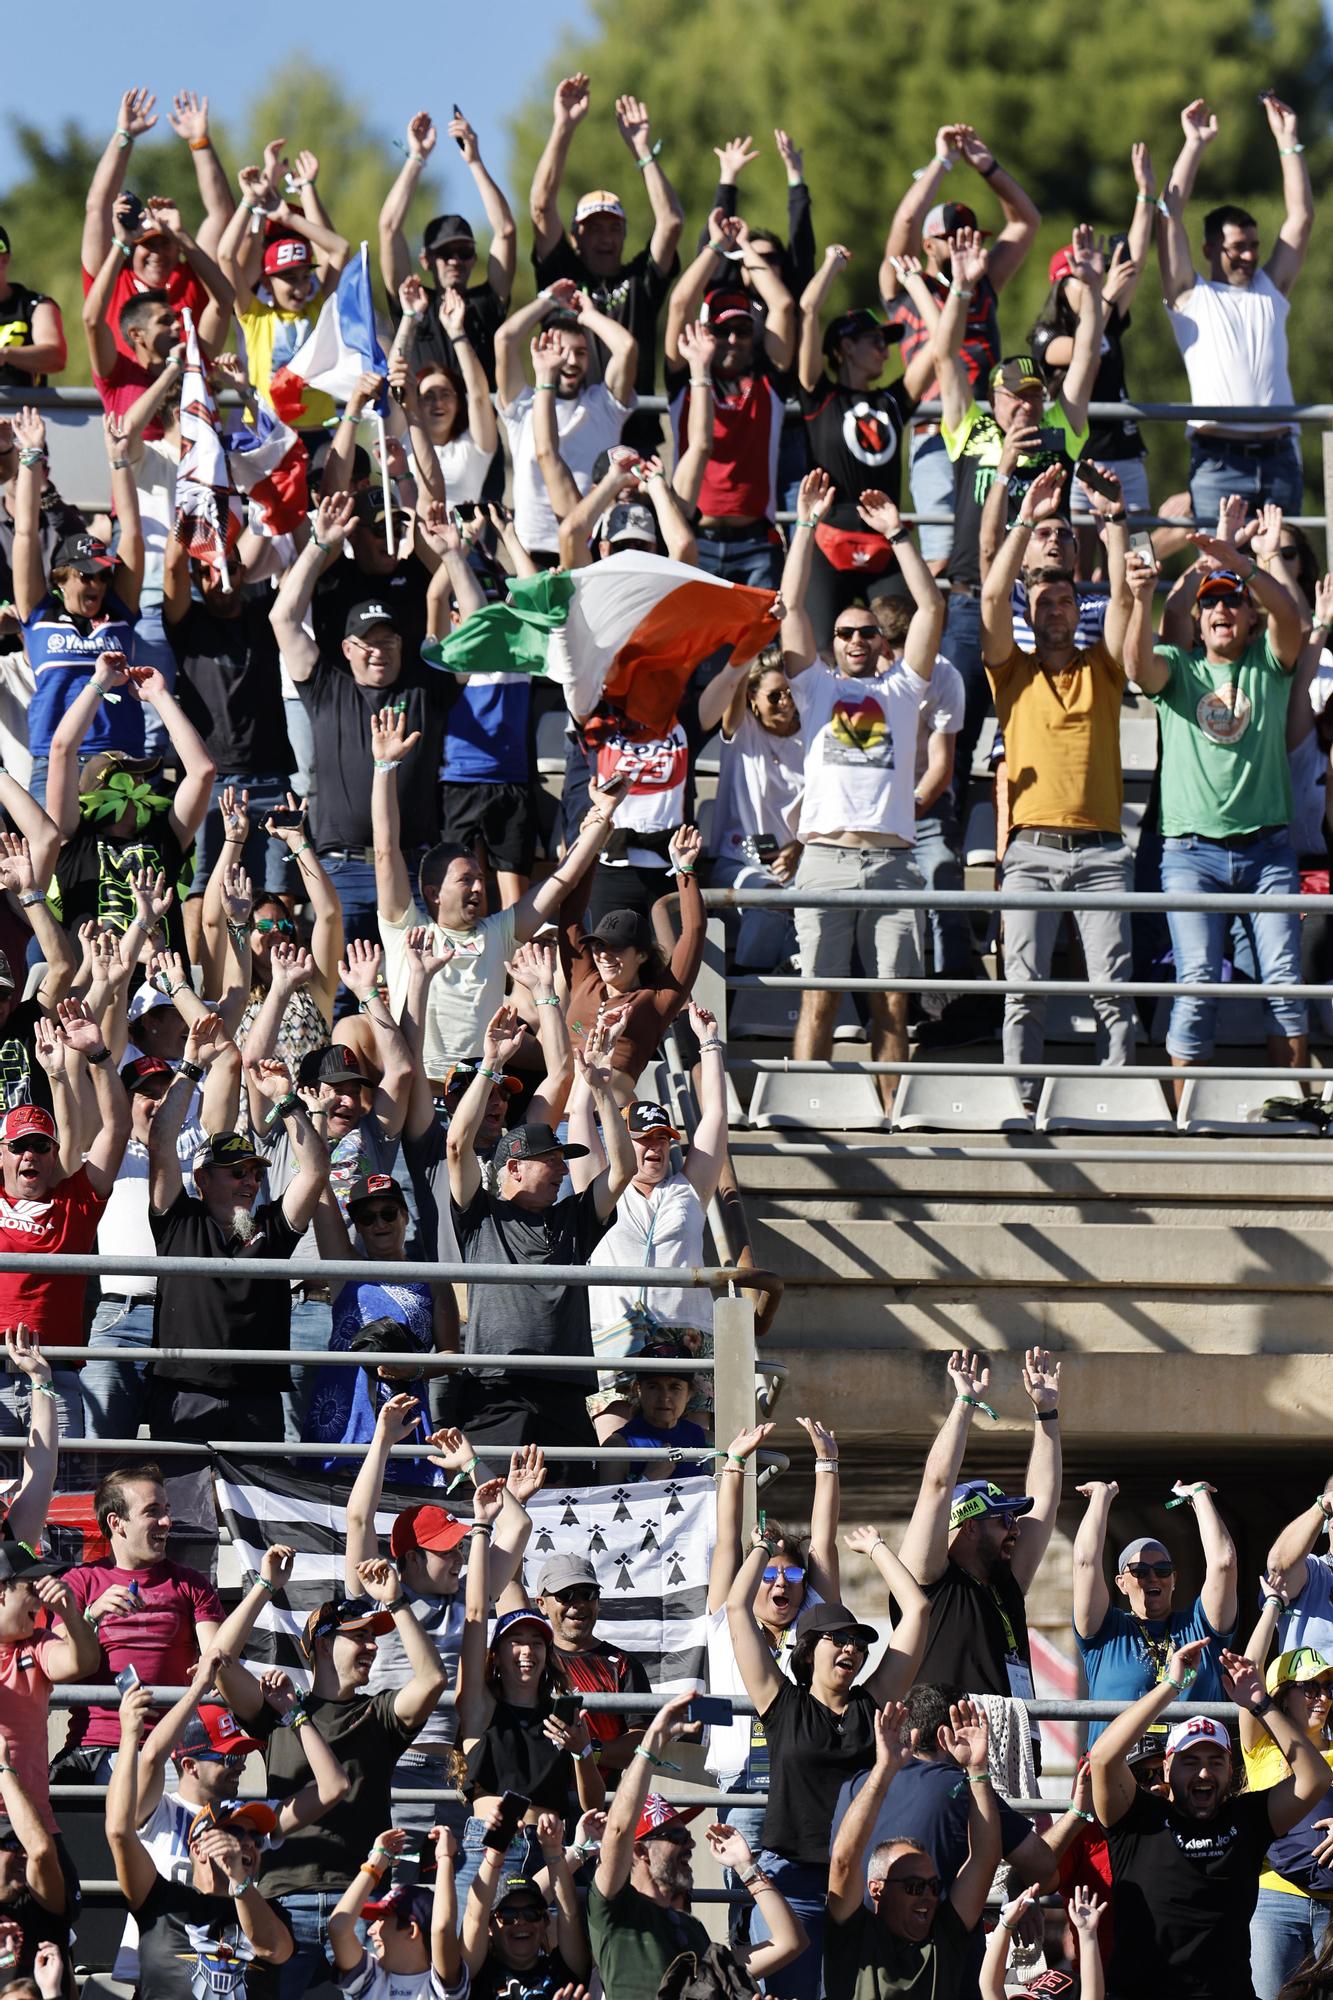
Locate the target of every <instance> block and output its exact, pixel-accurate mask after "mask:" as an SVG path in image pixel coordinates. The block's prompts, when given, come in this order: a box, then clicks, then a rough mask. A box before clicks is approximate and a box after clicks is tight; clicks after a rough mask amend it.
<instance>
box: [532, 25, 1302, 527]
mask: <svg viewBox="0 0 1333 2000" xmlns="http://www.w3.org/2000/svg"><path fill="white" fill-rule="evenodd" d="M596 20H597V26H596V28H595V30H594V32H593V33H592V34H591V35H589V36H587V37H585V38H582V39H571V40H569V41H567V42H566V44H565V46H564V47H563V48H562V50H561V52H560V55H559V58H558V60H557V61H556V62H555V63H553V64H552V68H551V74H550V78H549V85H550V87H553V86H554V83H555V81H556V79H557V77H558V76H560V75H562V74H568V73H569V72H570V71H572V70H575V69H584V70H587V71H588V73H589V75H590V76H591V78H592V83H593V108H592V111H591V113H590V114H589V116H588V118H587V119H586V120H585V121H584V123H583V124H582V125H581V126H580V128H579V130H578V133H577V134H576V136H575V140H574V145H573V148H572V151H571V154H570V161H569V172H568V176H567V182H566V188H565V200H564V205H563V206H564V213H565V216H566V219H568V215H569V211H570V207H571V206H572V202H573V199H574V197H575V196H576V195H577V193H578V192H579V190H580V189H582V188H588V187H611V188H615V189H617V190H618V191H619V192H620V194H621V197H622V199H623V200H624V202H625V206H626V209H627V211H628V214H629V217H630V239H629V240H630V243H631V245H632V246H634V245H637V244H639V243H641V242H643V241H646V239H647V235H648V231H649V227H650V222H649V213H648V204H647V201H646V200H645V198H644V195H643V193H642V190H641V188H639V187H638V186H637V185H636V182H637V181H638V175H637V174H635V172H634V171H633V168H632V167H631V166H630V163H629V160H628V158H627V156H626V153H625V149H624V147H623V146H622V144H621V142H620V139H619V137H618V135H617V132H616V128H615V120H614V115H613V104H614V100H615V97H616V95H617V94H618V93H619V92H621V91H634V92H637V93H638V94H639V95H640V96H642V97H643V98H644V99H645V100H646V102H647V104H648V106H649V109H650V111H651V113H652V118H653V129H654V133H655V135H656V136H657V137H659V138H660V139H661V140H662V161H663V164H664V166H666V168H667V170H668V172H669V173H670V175H671V177H672V180H673V181H674V183H675V185H676V187H677V189H678V190H679V192H680V195H681V198H682V200H683V201H684V204H685V210H686V216H687V224H686V245H687V246H688V245H690V244H692V243H693V241H694V233H695V231H696V230H697V229H698V228H699V227H700V226H701V225H702V223H703V221H704V219H705V217H706V216H707V213H708V209H709V206H710V203H711V198H712V191H713V187H714V185H715V180H716V171H715V170H716V161H715V160H714V157H713V148H714V146H716V145H718V144H719V143H720V142H721V141H722V140H724V139H727V138H730V137H731V135H732V134H733V133H737V132H750V133H753V135H754V137H755V141H756V143H757V145H758V146H759V147H760V149H761V153H762V157H761V158H760V159H759V160H757V161H756V162H755V163H754V164H753V165H752V166H751V167H748V168H747V169H746V170H745V173H744V175H743V176H742V179H741V187H740V206H741V212H742V213H743V214H744V215H745V216H746V217H747V219H748V220H751V221H762V222H763V223H764V224H765V225H766V226H769V227H777V228H779V229H780V230H781V229H782V227H783V224H784V222H785V210H786V196H785V180H784V177H783V173H782V168H781V163H780V162H779V160H778V157H777V154H776V151H775V150H774V148H773V145H772V138H771V133H772V128H773V126H775V125H782V126H785V127H786V128H787V130H789V131H790V132H791V133H792V135H793V137H794V138H795V139H796V141H797V142H798V144H800V145H801V146H803V147H804V150H805V176H806V180H807V182H808V184H809V187H810V189H811V193H812V196H813V200H814V214H815V228H816V232H817V235H818V239H819V242H820V244H821V245H823V244H826V243H829V242H843V243H846V244H847V245H848V246H849V248H850V249H851V251H852V253H853V255H852V263H851V266H850V268H849V270H848V272H847V273H846V274H845V276H844V277H843V279H842V280H841V284H840V287H839V289H838V290H837V292H836V293H835V296H834V301H833V303H834V305H835V306H839V307H840V306H843V305H851V304H856V303H873V302H874V300H875V296H876V284H875V278H876V272H877V269H878V264H879V257H880V252H881V250H882V247H883V242H884V235H885V231H886V230H887V227H888V224H889V220H890V218H891V216H892V214H893V210H894V208H895V207H896V205H897V203H898V201H899V199H900V198H901V196H902V194H903V192H904V190H905V189H906V187H907V186H908V185H909V181H910V176H911V172H912V169H913V168H914V167H919V166H922V165H924V164H925V162H926V161H927V160H928V159H929V158H930V157H931V153H932V151H933V142H934V135H935V131H936V129H937V127H938V126H940V125H941V124H945V123H947V122H950V121H953V120H957V119H966V120H967V122H968V123H970V124H973V125H975V126H976V127H977V129H978V130H979V131H980V132H982V133H983V134H984V136H985V137H986V139H987V141H988V142H989V143H990V144H991V145H992V146H993V147H994V148H995V150H996V151H997V153H998V154H999V155H1000V156H1001V157H1002V158H1003V160H1004V163H1005V165H1006V167H1008V168H1009V170H1010V171H1011V172H1012V173H1014V174H1015V175H1016V176H1017V177H1018V178H1019V180H1020V181H1021V182H1022V183H1023V184H1024V185H1025V186H1026V187H1027V188H1028V190H1029V192H1030V193H1031V194H1032V196H1033V198H1034V199H1035V201H1036V203H1037V205H1038V207H1039V208H1040V209H1041V211H1042V216H1043V224H1042V229H1041V233H1040V236H1039V238H1038V241H1037V244H1036V247H1035V248H1034V250H1033V252H1032V255H1031V256H1030V257H1029V259H1028V261H1027V263H1026V265H1025V266H1024V268H1023V270H1022V271H1021V272H1020V274H1019V275H1018V277H1017V278H1016V279H1015V280H1014V281H1013V283H1012V284H1011V285H1010V286H1009V288H1008V290H1007V291H1006V293H1005V294H1004V298H1003V302H1002V320H1003V327H1004V339H1005V345H1006V347H1007V348H1009V349H1010V350H1013V349H1016V348H1018V347H1020V346H1022V345H1023V344H1024V343H1025V342H1026V338H1027V333H1028V329H1029V328H1030V326H1031V324H1032V321H1033V319H1034V318H1035V316H1036V313H1037V311H1038V309H1039V308H1040V306H1041V303H1042V300H1043V299H1044V297H1045V295H1046V291H1047V276H1046V273H1047V264H1048V261H1049V258H1050V256H1051V253H1052V252H1053V251H1054V250H1056V249H1058V248H1059V247H1060V245H1061V244H1063V243H1067V242H1068V241H1069V236H1070V231H1071V229H1072V227H1073V225H1074V223H1075V222H1080V221H1089V222H1092V223H1094V224H1095V225H1097V226H1098V227H1099V228H1102V229H1106V230H1113V229H1124V228H1126V227H1127V226H1128V222H1129V217H1130V213H1131V210H1132V207H1133V201H1134V182H1133V177H1132V175H1131V172H1130V163H1129V154H1130V147H1131V145H1132V144H1133V142H1134V141H1135V140H1140V139H1141V140H1146V141H1147V142H1148V143H1149V145H1150V146H1151V147H1152V151H1153V159H1154V163H1155V165H1156V167H1157V172H1158V179H1159V182H1160V183H1162V184H1164V183H1165V181H1166V177H1167V174H1168V173H1169V171H1170V167H1171V162H1172V161H1173V159H1174V158H1175V155H1176V152H1177V149H1178V147H1179V145H1180V138H1181V133H1180V124H1179V113H1180V109H1181V107H1182V106H1183V105H1184V104H1186V103H1188V102H1189V101H1190V100H1191V99H1192V98H1194V97H1196V96H1198V95H1200V93H1201V92H1202V93H1204V94H1206V95H1207V98H1208V101H1209V103H1210V105H1212V107H1213V108H1214V109H1215V110H1216V111H1217V112H1218V115H1219V117H1220V120H1221V127H1222V129H1221V133H1220V136H1219V138H1218V139H1217V141H1216V143H1215V144H1214V145H1213V146H1212V147H1211V148H1210V149H1209V153H1208V156H1207V159H1206V161H1205V163H1204V169H1203V171H1202V173H1201V175H1200V181H1199V187H1198V190H1197V196H1198V198H1197V200H1196V201H1195V203H1194V204H1193V206H1192V208H1191V211H1190V214H1189V216H1188V217H1187V221H1188V225H1189V229H1190V236H1191V240H1192V241H1193V242H1194V243H1195V244H1196V246H1197V245H1198V243H1199V240H1200V237H1201V234H1202V229H1201V218H1202V216H1203V213H1204V211H1205V210H1206V209H1208V208H1210V207H1212V206H1214V205H1215V204H1216V203H1217V202H1219V201H1224V200H1234V201H1239V202H1242V203H1244V204H1245V205H1246V206H1248V207H1250V208H1251V209H1252V210H1253V211H1254V213H1255V215H1256V216H1257V217H1258V220H1259V223H1260V226H1261V228H1262V230H1263V231H1264V235H1265V238H1266V239H1267V240H1269V241H1271V239H1272V235H1273V232H1274V231H1275V230H1276V228H1277V226H1278V224H1279V222H1280V220H1281V199H1280V187H1281V183H1280V176H1279V171H1278V160H1277V157H1276V154H1275V150H1274V147H1273V143H1272V138H1271V135H1270V133H1269V131H1268V126H1267V121H1266V119H1265V117H1264V114H1263V111H1262V109H1261V107H1260V106H1259V104H1258V102H1257V101H1256V100H1257V94H1258V92H1259V91H1260V90H1261V89H1265V88H1271V89H1274V90H1276V91H1277V92H1278V93H1279V95H1280V96H1282V97H1284V98H1286V100H1287V101H1288V102H1289V103H1291V104H1292V105H1294V106H1295V107H1296V109H1297V110H1298V111H1299V112H1300V114H1301V131H1302V137H1303V139H1304V142H1305V144H1306V147H1307V156H1308V160H1309V165H1310V171H1311V175H1312V178H1313V181H1314V186H1315V193H1316V197H1317V198H1318V197H1319V196H1320V195H1321V194H1322V195H1324V196H1327V194H1328V190H1329V183H1330V177H1331V170H1333V143H1331V142H1330V136H1329V108H1330V103H1331V102H1333V98H1331V95H1330V87H1331V84H1333V47H1331V46H1330V40H1329V33H1328V28H1327V24H1326V22H1325V18H1324V14H1323V11H1322V8H1321V6H1320V4H1319V0H1260V4H1257V5H1256V4H1253V3H1252V0H1163V4H1162V5H1160V6H1158V7H1155V8H1153V9H1151V10H1149V9H1147V8H1141V7H1140V8H1132V9H1128V10H1126V9H1123V8H1097V7H1090V6H1088V5H1087V4H1086V0H1029V4H1028V5H1027V6H1025V7H1023V8H1021V9H1015V8H1013V7H1012V6H1010V5H1007V4H1006V0H943V4H939V5H936V6H934V7H930V8H921V7H919V6H916V5H912V4H909V0H880V4H878V5H875V6H873V7H871V6H869V5H867V4H866V0H824V4H822V5H821V6H819V7H814V8H812V7H809V6H807V5H803V4H797V0H766V4H763V5H756V4H755V0H674V4H672V5H671V6H670V7H669V8H666V7H664V6H663V5H662V0H598V5H597V7H596ZM549 121H550V88H547V89H545V90H543V91H542V92H541V93H540V94H535V95H534V98H533V101H532V102H531V103H530V104H529V105H527V106H526V107H525V108H524V109H523V110H522V111H521V112H520V113H519V114H518V116H517V117H516V119H515V121H514V125H513V134H514V160H515V166H514V176H513V178H514V192H515V197H516V207H517V205H518V202H519V201H521V200H522V198H523V196H522V191H523V190H524V189H526V187H527V186H528V184H529V182H530V179H531V174H532V169H533V166H534V165H535V163H536V160H537V157H538V154H539V153H540V151H541V147H542V145H543V143H544V140H545V137H546V133H547V130H548V129H549ZM948 193H949V196H950V197H951V198H953V199H957V200H962V201H967V202H970V203H972V204H973V205H974V206H975V207H976V209H977V213H978V217H979V219H980V221H981V223H982V226H983V227H993V226H994V225H995V220H996V206H995V203H994V201H993V199H992V198H991V196H990V194H989V191H988V190H987V189H986V188H985V187H984V186H983V185H982V184H981V183H980V182H979V181H978V180H976V178H975V177H974V176H973V175H972V174H971V173H970V172H969V171H968V170H967V169H966V168H960V169H958V170H956V171H955V173H954V175H953V177H952V179H951V180H950V182H949V185H948ZM1196 254H1197V255H1198V256H1199V258H1200V259H1201V252H1196ZM1153 264H1154V266H1155V259H1154V260H1153ZM1330 280H1333V232H1330V230H1329V229H1328V227H1327V226H1325V227H1324V228H1323V229H1321V228H1320V226H1319V225H1318V224H1316V229H1315V237H1314V244H1313V247H1312V250H1311V254H1310V259H1309V262H1308V265H1307V267H1306V270H1305V273H1304V275H1303V277H1302V279H1301V282H1300V284H1299V285H1298V286H1297V288H1296V290H1295V293H1294V295H1293V304H1292V313H1291V320H1290V325H1289V334H1290V343H1291V356H1292V381H1293V386H1294V388H1295V391H1296V395H1297V397H1298V398H1302V399H1306V400H1310V401H1314V400H1322V399H1323V397H1324V395H1325V393H1326V384H1327V382H1328V379H1329V376H1330V373H1331V372H1333V320H1330V316H1329V315H1328V313H1327V312H1326V310H1325V307H1324V299H1325V297H1326V296H1327V293H1328V288H1329V283H1330ZM1160 297H1161V290H1160V285H1159V282H1158V275H1157V271H1156V269H1155V268H1151V269H1149V270H1148V271H1146V272H1145V273H1144V275H1143V280H1142V284H1141V287H1140V290H1139V294H1138V298H1137V301H1136V307H1135V312H1134V324H1133V330H1132V332H1131V334H1130V336H1129V339H1128V341H1127V343H1126V366H1127V372H1128V376H1129V384H1130V391H1131V394H1133V395H1135V396H1137V397H1138V398H1139V399H1140V400H1142V401H1145V402H1149V401H1151V402H1173V401H1182V400H1184V399H1185V397H1186V395H1187V393H1188V391H1187V384H1186V380H1185V373H1184V369H1183V368H1182V367H1181V365H1180V362H1179V358H1178V355H1177V352H1176V346H1175V342H1174V340H1173V339H1172V336H1171V331H1170V327H1169V325H1168V322H1167V319H1166V315H1165V313H1164V312H1163V311H1162V309H1161V305H1160ZM1149 442H1150V445H1151V448H1152V457H1153V466H1152V480H1153V493H1154V496H1155V498H1157V499H1159V500H1160V499H1162V498H1165V496H1166V494H1167V493H1168V492H1170V491H1172V490H1174V489H1175V488H1177V487H1178V486H1179V485H1180V484H1181V483H1183V476H1184V468H1185V462H1186V460H1185V450H1184V444H1183V439H1182V437H1181V434H1180V432H1179V430H1178V429H1177V428H1176V427H1175V426H1171V427H1165V426H1153V427H1152V429H1151V430H1150V433H1149ZM1307 461H1308V469H1309V470H1310V472H1311V474H1312V476H1313V477H1314V478H1316V479H1317V478H1318V476H1319V475H1318V432H1317V431H1311V432H1309V435H1308V442H1307ZM1315 490H1316V491H1317V490H1318V488H1317V487H1316V489H1315ZM1314 511H1317V510H1314Z"/></svg>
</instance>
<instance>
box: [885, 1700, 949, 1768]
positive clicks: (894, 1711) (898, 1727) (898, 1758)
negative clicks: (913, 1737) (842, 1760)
mask: <svg viewBox="0 0 1333 2000" xmlns="http://www.w3.org/2000/svg"><path fill="white" fill-rule="evenodd" d="M952 1713H953V1711H952V1710H950V1714H952ZM911 1761H912V1746H911V1743H910V1742H909V1741H908V1739H907V1710H906V1709H905V1708H904V1707H903V1705H902V1703H901V1702H900V1701H888V1702H885V1704H884V1706H883V1708H881V1709H880V1710H879V1711H878V1713H877V1714H876V1716H875V1769H876V1770H877V1771H888V1772H889V1773H891V1775H892V1776H894V1777H896V1776H897V1774H898V1772H899V1771H904V1770H906V1768H907V1766H908V1765H909V1764H910V1763H911Z"/></svg>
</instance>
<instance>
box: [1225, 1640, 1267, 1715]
mask: <svg viewBox="0 0 1333 2000" xmlns="http://www.w3.org/2000/svg"><path fill="white" fill-rule="evenodd" d="M1218 1662H1219V1664H1220V1666H1221V1668H1222V1685H1223V1687H1224V1688H1225V1689H1226V1691H1227V1693H1228V1695H1229V1696H1230V1697H1231V1699H1232V1701H1234V1702H1235V1704H1236V1706H1237V1708H1248V1709H1249V1711H1250V1713H1251V1715H1257V1714H1258V1712H1259V1710H1260V1709H1261V1708H1262V1707H1263V1705H1264V1703H1265V1702H1266V1701H1267V1699H1268V1695H1267V1692H1266V1691H1265V1688H1264V1677H1263V1675H1262V1674H1261V1673H1260V1671H1259V1669H1258V1667H1256V1666H1255V1664H1254V1661H1253V1660H1247V1659H1246V1657H1245V1655H1244V1654H1243V1653H1233V1652H1231V1651H1230V1650H1229V1649H1228V1648H1227V1647H1225V1646H1224V1647H1223V1648H1222V1651H1221V1652H1220V1653H1219V1655H1218Z"/></svg>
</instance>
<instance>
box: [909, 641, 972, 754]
mask: <svg viewBox="0 0 1333 2000" xmlns="http://www.w3.org/2000/svg"><path fill="white" fill-rule="evenodd" d="M964 705H965V703H964V696H963V676H962V675H961V674H960V673H959V671H958V669H957V667H955V666H951V665H950V663H949V662H948V660H946V659H944V658H943V657H942V656H940V655H938V654H937V655H936V659H935V664H934V666H933V667H932V668H931V670H930V693H929V694H928V695H927V696H926V705H925V709H924V710H923V712H922V717H921V727H920V729H919V730H918V732H917V739H916V770H915V772H914V773H913V777H912V782H913V784H914V785H919V784H920V783H921V780H922V779H923V778H924V777H925V775H926V765H927V764H928V763H929V761H930V739H931V737H932V736H934V735H937V734H938V735H941V736H956V735H957V734H958V732H959V730H960V729H961V728H962V726H963V708H964Z"/></svg>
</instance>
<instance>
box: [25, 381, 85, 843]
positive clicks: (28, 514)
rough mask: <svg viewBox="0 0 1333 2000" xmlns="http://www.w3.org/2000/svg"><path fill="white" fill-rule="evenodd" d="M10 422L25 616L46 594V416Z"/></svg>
mask: <svg viewBox="0 0 1333 2000" xmlns="http://www.w3.org/2000/svg"><path fill="white" fill-rule="evenodd" d="M12 423H13V430H14V442H15V444H16V445H17V446H18V448H19V469H18V473H17V475H16V477H15V480H14V499H13V508H14V551H13V555H12V557H11V559H10V567H11V569H12V571H13V576H14V604H15V608H16V609H17V611H18V614H19V617H20V618H23V619H28V618H31V616H32V614H33V612H34V611H35V610H36V609H37V606H38V605H39V604H40V603H41V601H42V599H43V598H44V597H45V596H46V566H45V564H44V563H43V561H42V491H43V489H44V487H45V485H46V477H47V471H48V467H49V459H48V455H47V449H46V419H45V417H43V415H42V413H41V411H40V410H37V409H27V408H25V409H21V410H16V411H15V413H14V416H13V419H12ZM72 830H73V829H72V828H71V829H69V831H72Z"/></svg>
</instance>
